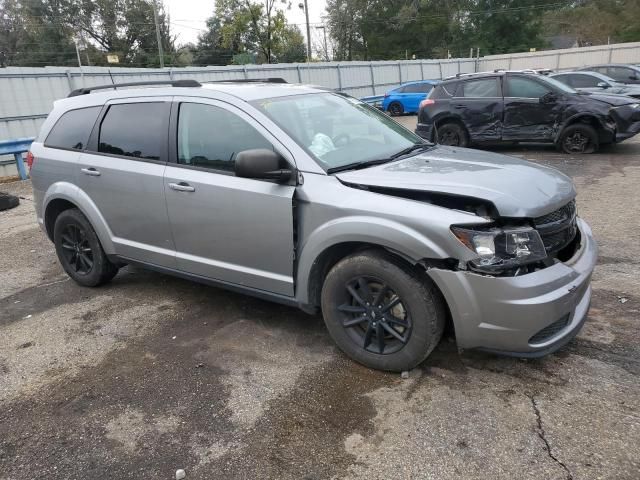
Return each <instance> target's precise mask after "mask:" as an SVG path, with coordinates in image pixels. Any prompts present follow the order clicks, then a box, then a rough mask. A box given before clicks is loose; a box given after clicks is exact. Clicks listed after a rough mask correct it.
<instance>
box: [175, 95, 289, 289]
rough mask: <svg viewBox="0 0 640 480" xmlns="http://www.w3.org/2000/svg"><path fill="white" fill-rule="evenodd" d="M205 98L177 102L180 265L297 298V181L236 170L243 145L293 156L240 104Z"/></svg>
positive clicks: (212, 275) (177, 216)
mask: <svg viewBox="0 0 640 480" xmlns="http://www.w3.org/2000/svg"><path fill="white" fill-rule="evenodd" d="M199 101H202V102H203V103H193V100H188V99H185V100H184V101H183V102H178V103H177V104H175V106H174V109H175V111H176V115H175V117H174V120H173V121H172V124H173V127H172V133H171V134H172V135H175V136H176V137H175V138H176V139H177V141H176V142H175V143H176V145H175V148H173V149H172V150H175V151H174V152H171V155H172V157H174V158H173V162H172V163H170V164H169V165H168V166H167V170H166V172H165V177H164V188H165V192H166V198H167V209H168V212H169V219H170V222H171V229H172V232H173V238H174V239H175V244H176V261H177V265H178V268H179V269H180V270H183V271H185V272H189V273H192V274H196V275H200V276H203V277H208V278H212V279H217V280H221V281H224V282H228V283H232V284H237V285H242V286H245V287H250V288H253V289H258V290H263V291H268V292H272V293H277V294H281V295H287V296H293V294H294V290H293V259H294V245H293V194H294V191H295V187H294V186H292V185H282V184H278V183H275V182H273V181H270V180H254V179H249V178H240V177H236V176H235V175H234V162H235V158H236V156H237V154H238V152H241V151H242V150H248V149H253V148H267V149H275V150H277V151H278V152H279V153H281V154H283V156H285V157H289V158H290V154H288V153H286V152H285V151H284V148H283V147H282V146H281V145H280V143H279V142H278V141H277V140H276V139H275V138H274V137H273V136H272V135H271V134H270V133H269V132H267V131H266V130H265V129H264V128H263V127H261V126H260V125H259V124H257V123H256V122H255V121H253V120H252V119H251V117H249V116H248V115H247V114H246V113H244V112H243V111H241V110H240V109H237V108H235V107H233V106H230V105H228V104H225V103H223V102H216V101H214V100H211V101H209V100H204V99H202V100H199ZM205 102H206V103H205Z"/></svg>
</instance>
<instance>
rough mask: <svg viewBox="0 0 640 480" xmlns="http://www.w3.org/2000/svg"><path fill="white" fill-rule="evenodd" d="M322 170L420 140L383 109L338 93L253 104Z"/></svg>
mask: <svg viewBox="0 0 640 480" xmlns="http://www.w3.org/2000/svg"><path fill="white" fill-rule="evenodd" d="M252 103H253V104H254V105H255V106H256V107H257V108H259V109H260V110H261V111H263V112H264V113H265V114H266V115H267V116H268V117H269V118H271V120H273V121H274V122H275V123H276V124H277V125H278V126H279V127H280V128H282V129H283V130H284V131H285V132H287V133H288V134H289V136H290V137H291V138H292V139H293V140H294V141H295V142H296V143H298V145H300V146H301V147H303V148H304V149H305V150H306V151H307V152H308V153H309V154H310V155H311V156H312V157H313V158H314V159H315V160H316V161H317V162H318V164H319V165H320V166H321V167H322V168H323V169H325V170H328V169H331V168H339V167H343V166H346V165H351V164H357V163H362V162H367V161H369V160H377V159H383V158H387V157H389V156H390V155H393V154H396V153H398V152H399V151H401V150H404V149H405V148H408V147H410V146H412V145H414V144H416V143H424V142H423V140H422V139H421V138H420V137H418V136H417V135H415V134H414V133H412V132H410V131H409V130H407V129H405V128H403V127H402V126H400V125H399V124H398V123H396V122H395V121H394V120H392V119H391V118H389V117H388V116H387V115H385V114H384V113H381V112H379V111H378V110H376V109H375V108H372V107H370V106H368V105H366V104H365V103H363V102H361V101H359V100H356V99H355V98H351V97H348V96H345V95H341V94H337V93H311V94H305V95H292V96H288V97H278V98H266V99H261V100H256V101H254V102H252Z"/></svg>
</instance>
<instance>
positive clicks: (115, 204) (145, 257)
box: [78, 97, 175, 268]
mask: <svg viewBox="0 0 640 480" xmlns="http://www.w3.org/2000/svg"><path fill="white" fill-rule="evenodd" d="M170 109H171V98H162V97H158V98H153V100H149V99H143V100H141V99H119V100H117V101H112V102H109V103H107V104H106V105H105V107H104V108H103V111H102V113H101V116H100V118H99V119H98V122H97V123H96V126H95V127H94V129H93V132H92V134H91V138H90V140H89V145H88V149H87V150H86V151H85V152H83V153H82V155H81V156H80V158H79V160H78V184H79V186H80V188H81V189H82V190H84V191H85V192H86V193H87V195H88V196H89V197H90V198H91V200H92V201H93V202H94V203H95V205H96V207H97V208H98V210H99V211H100V214H101V215H102V216H103V217H104V219H105V221H106V223H107V226H108V227H109V230H110V231H111V235H112V237H113V243H114V246H115V249H116V253H117V254H119V255H122V256H124V257H127V258H131V259H134V260H138V261H142V262H146V263H151V264H155V265H160V266H164V267H171V268H175V251H174V245H173V239H172V238H171V231H170V228H169V218H168V216H167V207H166V204H165V198H164V182H163V175H164V169H165V166H166V160H167V145H168V143H167V134H168V131H169V116H170Z"/></svg>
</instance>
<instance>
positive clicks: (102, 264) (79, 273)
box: [53, 208, 118, 287]
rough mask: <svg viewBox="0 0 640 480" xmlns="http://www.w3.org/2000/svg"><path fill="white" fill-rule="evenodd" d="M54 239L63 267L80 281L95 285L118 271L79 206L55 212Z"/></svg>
mask: <svg viewBox="0 0 640 480" xmlns="http://www.w3.org/2000/svg"><path fill="white" fill-rule="evenodd" d="M53 242H54V244H55V246H56V253H57V255H58V260H59V261H60V264H61V265H62V268H64V271H65V272H67V275H69V276H70V277H71V278H72V279H73V280H74V281H75V282H77V283H79V284H80V285H83V286H85V287H97V286H98V285H102V284H104V283H107V282H109V281H110V280H111V279H112V278H113V277H115V276H116V274H117V273H118V267H116V266H115V265H114V264H113V263H111V262H110V261H109V259H108V258H107V255H106V254H105V253H104V250H103V249H102V245H100V240H98V236H97V235H96V232H95V230H94V229H93V227H92V226H91V224H90V223H89V220H87V217H85V216H84V215H83V214H82V212H80V210H78V209H75V208H72V209H69V210H65V211H63V212H62V213H61V214H60V215H58V218H56V223H55V225H54V227H53Z"/></svg>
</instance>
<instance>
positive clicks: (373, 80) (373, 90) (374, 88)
mask: <svg viewBox="0 0 640 480" xmlns="http://www.w3.org/2000/svg"><path fill="white" fill-rule="evenodd" d="M369 73H370V74H371V92H373V95H375V94H376V80H375V76H374V75H373V62H369Z"/></svg>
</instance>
